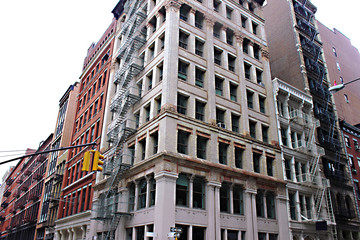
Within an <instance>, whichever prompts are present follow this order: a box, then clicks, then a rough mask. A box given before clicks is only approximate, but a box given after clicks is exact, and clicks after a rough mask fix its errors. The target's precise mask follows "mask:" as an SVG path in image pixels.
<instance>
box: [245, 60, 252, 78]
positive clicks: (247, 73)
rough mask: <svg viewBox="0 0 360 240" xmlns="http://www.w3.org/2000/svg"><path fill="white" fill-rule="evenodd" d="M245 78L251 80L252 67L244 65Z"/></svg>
mask: <svg viewBox="0 0 360 240" xmlns="http://www.w3.org/2000/svg"><path fill="white" fill-rule="evenodd" d="M244 69H245V78H246V79H248V80H251V65H250V64H247V63H244Z"/></svg>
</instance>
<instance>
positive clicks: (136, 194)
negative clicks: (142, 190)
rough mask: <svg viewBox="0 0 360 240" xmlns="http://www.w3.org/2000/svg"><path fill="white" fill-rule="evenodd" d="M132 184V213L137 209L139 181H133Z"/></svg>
mask: <svg viewBox="0 0 360 240" xmlns="http://www.w3.org/2000/svg"><path fill="white" fill-rule="evenodd" d="M134 183H135V198H134V211H136V210H137V209H138V198H139V181H134Z"/></svg>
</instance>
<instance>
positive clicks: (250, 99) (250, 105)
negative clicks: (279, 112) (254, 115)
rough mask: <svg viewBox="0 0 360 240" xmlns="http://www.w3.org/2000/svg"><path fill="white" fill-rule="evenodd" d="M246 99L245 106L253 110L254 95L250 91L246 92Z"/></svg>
mask: <svg viewBox="0 0 360 240" xmlns="http://www.w3.org/2000/svg"><path fill="white" fill-rule="evenodd" d="M246 97H247V105H248V108H251V109H253V108H254V103H253V102H254V93H253V92H250V91H246Z"/></svg>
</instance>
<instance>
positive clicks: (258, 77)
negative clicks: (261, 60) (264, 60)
mask: <svg viewBox="0 0 360 240" xmlns="http://www.w3.org/2000/svg"><path fill="white" fill-rule="evenodd" d="M256 81H257V83H258V84H262V71H261V70H259V69H256Z"/></svg>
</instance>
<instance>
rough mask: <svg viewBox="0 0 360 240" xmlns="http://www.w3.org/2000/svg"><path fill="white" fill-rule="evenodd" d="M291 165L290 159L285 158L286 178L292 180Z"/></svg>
mask: <svg viewBox="0 0 360 240" xmlns="http://www.w3.org/2000/svg"><path fill="white" fill-rule="evenodd" d="M290 166H291V164H290V159H285V175H286V179H288V180H292V177H291V168H290Z"/></svg>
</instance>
